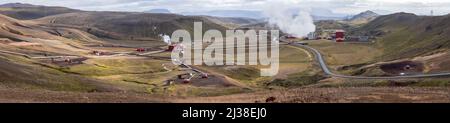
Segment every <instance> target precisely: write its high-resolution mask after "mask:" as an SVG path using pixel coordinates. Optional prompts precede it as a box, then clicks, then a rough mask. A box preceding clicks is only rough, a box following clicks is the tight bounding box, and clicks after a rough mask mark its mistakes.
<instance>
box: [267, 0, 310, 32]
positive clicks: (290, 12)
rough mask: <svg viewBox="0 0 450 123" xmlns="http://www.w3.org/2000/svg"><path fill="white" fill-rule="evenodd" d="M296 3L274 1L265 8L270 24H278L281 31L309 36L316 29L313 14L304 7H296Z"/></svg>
mask: <svg viewBox="0 0 450 123" xmlns="http://www.w3.org/2000/svg"><path fill="white" fill-rule="evenodd" d="M292 5H294V3H290V2H286V1H279V0H277V1H273V2H271V4H270V7H266V9H265V10H264V14H265V16H267V17H268V21H269V24H271V25H276V26H277V27H278V28H280V30H281V31H283V32H285V33H289V34H291V35H294V36H296V37H304V36H307V35H308V33H310V32H314V31H316V26H315V25H314V21H313V19H312V17H311V15H310V14H309V13H308V12H307V11H305V10H302V9H299V8H296V7H295V6H292Z"/></svg>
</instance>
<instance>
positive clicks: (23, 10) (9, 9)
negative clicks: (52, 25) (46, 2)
mask: <svg viewBox="0 0 450 123" xmlns="http://www.w3.org/2000/svg"><path fill="white" fill-rule="evenodd" d="M79 11H80V10H75V9H70V8H65V7H52V6H38V5H31V4H23V3H8V4H3V5H0V14H3V15H7V16H10V17H13V18H16V19H22V20H29V19H36V18H41V17H45V16H50V15H56V14H63V13H70V12H79Z"/></svg>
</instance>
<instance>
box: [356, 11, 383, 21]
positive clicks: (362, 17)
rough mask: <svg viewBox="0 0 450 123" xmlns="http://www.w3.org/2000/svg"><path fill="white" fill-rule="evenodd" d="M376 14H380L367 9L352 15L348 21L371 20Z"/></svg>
mask: <svg viewBox="0 0 450 123" xmlns="http://www.w3.org/2000/svg"><path fill="white" fill-rule="evenodd" d="M378 16H380V15H379V14H377V13H375V12H373V11H370V10H368V11H365V12H362V13H359V14H357V15H355V16H353V17H352V18H350V21H358V20H373V19H375V18H376V17H378Z"/></svg>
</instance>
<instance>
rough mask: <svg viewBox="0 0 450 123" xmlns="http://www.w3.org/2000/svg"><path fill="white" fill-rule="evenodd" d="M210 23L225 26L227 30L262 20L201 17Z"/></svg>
mask: <svg viewBox="0 0 450 123" xmlns="http://www.w3.org/2000/svg"><path fill="white" fill-rule="evenodd" d="M203 17H205V18H207V19H209V20H211V21H212V22H215V23H217V24H220V25H224V26H227V27H229V28H237V27H240V26H243V25H249V24H255V23H259V22H262V20H258V19H252V18H236V17H213V16H203Z"/></svg>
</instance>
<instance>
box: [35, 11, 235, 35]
mask: <svg viewBox="0 0 450 123" xmlns="http://www.w3.org/2000/svg"><path fill="white" fill-rule="evenodd" d="M36 21H37V22H40V23H42V24H47V25H58V24H59V25H61V24H63V25H70V26H76V27H78V28H82V29H83V30H84V31H86V32H89V33H91V34H93V35H95V36H98V37H101V38H108V39H118V40H159V35H160V34H169V35H170V34H172V32H174V31H175V30H178V29H185V30H188V31H189V32H193V26H194V22H203V30H204V31H206V30H208V29H217V30H220V31H225V30H226V29H228V28H226V27H224V26H222V25H219V24H216V23H214V22H212V21H210V20H209V19H207V18H205V17H197V16H182V15H176V14H156V13H129V12H75V13H67V14H60V15H54V16H48V17H44V18H41V19H38V20H36Z"/></svg>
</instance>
